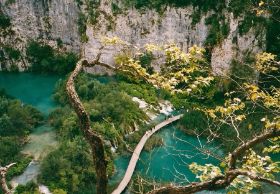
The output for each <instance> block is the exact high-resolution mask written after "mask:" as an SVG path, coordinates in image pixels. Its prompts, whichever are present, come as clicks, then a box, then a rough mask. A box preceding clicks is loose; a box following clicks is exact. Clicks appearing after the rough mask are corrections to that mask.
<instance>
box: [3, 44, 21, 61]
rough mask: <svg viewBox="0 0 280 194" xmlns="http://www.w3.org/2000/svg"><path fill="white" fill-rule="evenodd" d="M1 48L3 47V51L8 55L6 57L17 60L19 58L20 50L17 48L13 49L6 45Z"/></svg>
mask: <svg viewBox="0 0 280 194" xmlns="http://www.w3.org/2000/svg"><path fill="white" fill-rule="evenodd" d="M3 48H4V52H5V53H6V54H7V55H8V57H9V58H10V59H13V60H19V59H20V51H19V50H17V49H14V48H12V47H8V46H5V47H3Z"/></svg>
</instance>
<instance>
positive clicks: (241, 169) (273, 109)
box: [67, 37, 280, 193]
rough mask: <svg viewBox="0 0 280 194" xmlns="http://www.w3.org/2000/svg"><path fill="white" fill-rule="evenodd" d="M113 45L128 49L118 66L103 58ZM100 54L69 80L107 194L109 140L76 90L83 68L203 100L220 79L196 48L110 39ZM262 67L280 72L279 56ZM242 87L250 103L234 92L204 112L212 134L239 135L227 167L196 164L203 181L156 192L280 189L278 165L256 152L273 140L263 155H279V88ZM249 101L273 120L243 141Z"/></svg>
mask: <svg viewBox="0 0 280 194" xmlns="http://www.w3.org/2000/svg"><path fill="white" fill-rule="evenodd" d="M107 46H108V47H109V46H121V47H122V49H121V52H119V53H118V54H117V55H116V56H115V66H112V65H110V64H106V63H103V62H102V61H101V60H100V59H101V56H102V54H103V53H102V51H103V49H105V47H107ZM99 50H100V52H99V53H98V54H97V55H96V58H95V60H93V61H91V62H88V61H87V60H86V59H81V60H80V61H79V62H78V63H77V65H76V68H75V70H74V71H73V72H72V73H71V75H70V77H69V79H68V82H67V93H68V96H69V99H70V102H71V104H72V106H73V107H74V109H75V112H76V113H77V115H78V118H79V120H80V127H81V130H82V131H83V134H84V137H85V139H86V140H87V141H88V143H89V144H90V146H91V150H92V154H93V159H94V164H95V169H96V174H97V193H106V190H107V182H108V180H107V173H106V165H107V162H106V156H105V151H104V145H103V139H102V137H101V136H99V135H98V134H97V133H96V132H95V131H94V130H93V129H91V125H90V122H91V121H90V119H89V116H88V114H87V112H86V111H85V108H84V107H83V104H82V103H81V101H80V99H79V96H78V95H77V92H76V90H75V83H74V80H75V78H76V77H77V75H78V74H79V73H80V72H81V71H82V70H83V68H85V67H93V66H97V65H99V66H103V67H106V68H108V69H110V70H113V71H115V72H121V73H123V74H125V75H126V76H128V77H130V78H131V79H141V80H143V81H145V82H147V83H150V84H152V85H154V86H155V87H157V88H164V89H166V90H169V91H170V92H171V93H174V94H175V93H183V94H186V95H195V96H197V97H199V96H201V94H203V89H204V88H207V87H208V86H209V85H211V84H212V82H213V81H214V76H213V75H212V73H211V68H210V67H209V65H208V64H207V62H206V60H205V57H204V50H203V49H201V48H199V47H196V46H194V47H192V48H190V49H189V52H188V53H187V54H186V53H184V52H182V51H181V50H180V49H179V48H178V47H177V46H176V45H173V44H171V45H154V44H148V45H145V47H144V48H141V49H139V48H135V47H132V46H131V45H129V44H128V43H126V42H124V41H122V40H120V39H119V38H116V37H113V38H104V39H103V40H102V46H101V47H100V49H99ZM144 53H150V54H151V55H153V56H154V57H153V58H152V59H153V63H154V64H157V65H159V64H160V65H161V66H162V67H163V68H162V69H161V70H160V71H159V72H154V71H150V72H149V73H148V72H147V70H146V69H145V67H142V66H141V63H140V61H139V60H138V59H139V57H140V56H141V55H143V54H144ZM256 68H257V70H258V71H259V72H260V73H265V74H267V73H270V72H272V71H277V70H278V69H279V62H277V61H275V56H274V55H270V54H267V53H265V54H263V55H259V56H258V59H257V63H256ZM275 79H276V80H278V79H277V78H275ZM233 81H234V80H233ZM278 81H279V80H278ZM241 89H242V90H244V91H243V94H242V95H243V96H244V99H242V100H241V99H240V98H239V96H238V95H237V96H235V95H234V92H232V93H229V94H228V95H229V96H230V97H229V98H228V100H227V101H226V102H225V104H224V106H217V107H216V108H214V109H204V110H201V111H203V112H204V113H205V114H206V115H207V116H208V117H209V118H210V119H211V125H210V127H209V129H208V130H209V131H210V132H211V133H210V134H211V135H214V137H216V136H219V130H220V128H219V127H218V126H221V124H226V125H229V126H230V128H231V129H233V130H234V131H235V134H236V138H237V139H238V140H239V141H240V144H239V146H238V147H236V148H235V149H234V150H233V151H232V152H230V153H229V154H228V157H226V159H225V160H224V161H223V166H224V167H223V168H222V169H221V168H220V167H218V166H214V165H211V164H210V165H206V166H200V165H197V164H195V163H193V164H191V165H190V166H189V167H190V169H191V170H192V171H193V172H194V173H195V174H197V176H198V178H199V179H200V180H201V182H196V183H191V184H190V185H187V186H180V187H177V186H174V185H169V186H165V187H160V188H157V189H155V190H153V191H151V193H193V192H198V191H202V190H218V189H222V188H227V187H229V188H234V189H239V190H240V189H241V188H242V189H243V190H241V191H244V192H246V191H250V190H251V189H253V188H255V187H256V186H258V184H257V182H266V183H270V184H273V185H277V186H280V183H279V182H278V181H275V180H274V176H273V173H275V172H279V166H278V163H277V162H274V161H273V160H272V159H271V158H270V157H268V156H262V155H260V154H258V152H255V151H253V148H254V147H255V146H256V145H258V144H261V143H267V142H269V143H271V144H272V145H269V146H266V147H265V149H263V152H264V153H267V152H278V146H279V142H278V138H279V136H280V126H279V125H280V121H279V96H280V93H279V88H275V87H273V86H272V87H271V90H270V91H265V90H264V89H262V88H260V87H258V86H257V85H254V84H252V83H247V84H244V85H242V86H241ZM247 102H250V103H251V104H253V105H254V106H261V107H262V108H265V109H266V111H267V117H264V118H263V119H262V121H263V122H264V123H265V124H264V126H263V130H262V132H261V133H259V134H255V135H254V136H252V137H251V138H248V139H241V137H240V134H239V126H240V124H241V123H242V122H243V121H244V120H245V119H246V114H245V113H246V111H245V107H246V103H247ZM249 108H250V107H249ZM271 115H276V117H275V118H271ZM277 115H278V116H277ZM268 140H269V141H268ZM271 146H272V147H271ZM275 146H276V147H275ZM274 148H277V149H276V150H275V149H274ZM240 185H241V186H242V187H241V186H240Z"/></svg>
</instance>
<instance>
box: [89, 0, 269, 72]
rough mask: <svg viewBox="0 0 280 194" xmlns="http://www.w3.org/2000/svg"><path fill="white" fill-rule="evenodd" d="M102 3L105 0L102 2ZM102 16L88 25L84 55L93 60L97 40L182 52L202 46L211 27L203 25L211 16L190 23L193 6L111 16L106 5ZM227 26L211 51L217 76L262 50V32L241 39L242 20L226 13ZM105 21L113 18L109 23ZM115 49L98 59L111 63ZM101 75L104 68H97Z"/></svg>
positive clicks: (97, 44) (110, 11) (108, 5)
mask: <svg viewBox="0 0 280 194" xmlns="http://www.w3.org/2000/svg"><path fill="white" fill-rule="evenodd" d="M103 2H104V1H103ZM100 9H101V16H100V17H99V21H98V23H97V24H96V25H94V26H88V28H87V36H88V37H89V41H88V42H87V43H86V44H85V56H86V57H87V58H94V56H96V54H97V53H98V51H99V50H98V49H99V48H100V42H99V40H100V37H102V36H109V37H110V36H118V37H120V38H121V39H123V40H125V41H127V42H129V43H132V44H133V45H136V46H138V47H141V46H143V45H144V44H147V43H157V44H163V43H176V44H178V45H179V46H180V47H181V48H182V49H183V50H184V51H186V52H187V51H188V48H189V47H191V46H193V45H198V46H204V43H205V41H206V39H207V35H208V33H209V29H210V27H211V26H209V25H206V24H205V19H206V18H207V17H208V16H209V15H210V14H211V12H208V13H206V14H204V15H202V17H201V20H200V21H199V22H198V23H196V24H195V25H194V24H193V23H192V14H193V13H194V9H193V7H192V6H189V7H187V8H171V7H167V9H166V10H165V12H164V13H161V14H160V13H158V12H156V11H155V10H147V11H138V10H136V9H129V10H126V11H125V12H124V13H122V14H117V15H116V16H114V15H113V14H112V10H111V8H110V4H109V3H106V1H105V3H103V4H101V6H100ZM225 15H226V19H225V20H226V21H227V22H228V23H229V27H230V29H229V34H228V36H227V37H226V38H225V39H224V40H223V41H222V42H221V43H219V44H217V45H215V46H214V48H213V49H212V55H211V65H212V67H213V69H214V72H215V73H216V74H226V73H228V71H229V69H230V65H231V63H232V60H233V59H235V60H242V57H243V56H244V54H252V55H254V54H255V53H257V52H259V51H261V50H263V49H264V48H263V47H264V46H263V44H261V43H262V42H264V38H265V32H263V33H259V34H258V35H256V32H255V30H254V29H252V30H250V31H249V32H248V33H247V34H243V35H242V36H241V35H240V34H239V33H238V26H239V22H240V20H241V18H234V17H233V15H232V13H225ZM108 18H112V19H111V20H108ZM117 51H118V50H117V49H114V48H108V49H105V50H104V54H103V55H102V57H101V60H102V61H104V62H107V63H110V64H113V57H112V56H114V55H115V54H116V52H117ZM94 71H99V72H102V71H104V69H102V68H96V69H95V70H94Z"/></svg>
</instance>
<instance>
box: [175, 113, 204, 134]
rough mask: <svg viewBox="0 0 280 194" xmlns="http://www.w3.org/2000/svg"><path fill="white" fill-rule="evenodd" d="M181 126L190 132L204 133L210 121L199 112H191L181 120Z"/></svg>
mask: <svg viewBox="0 0 280 194" xmlns="http://www.w3.org/2000/svg"><path fill="white" fill-rule="evenodd" d="M179 124H180V125H181V126H183V127H186V128H188V129H189V130H190V131H199V132H202V131H204V130H206V129H207V127H208V119H207V117H206V115H205V114H204V113H203V112H201V111H198V110H189V111H188V112H186V113H185V114H184V117H183V118H182V119H180V121H179Z"/></svg>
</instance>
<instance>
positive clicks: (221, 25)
mask: <svg viewBox="0 0 280 194" xmlns="http://www.w3.org/2000/svg"><path fill="white" fill-rule="evenodd" d="M205 24H206V25H209V26H210V30H209V33H208V36H207V38H206V40H205V43H204V44H205V45H206V47H208V48H213V46H215V45H217V44H219V43H221V42H222V41H223V40H224V39H225V38H226V37H227V36H228V34H229V30H230V29H229V24H228V23H227V22H226V21H225V18H224V16H222V17H220V16H219V15H217V14H212V15H211V16H210V17H208V18H207V19H206V20H205Z"/></svg>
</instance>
